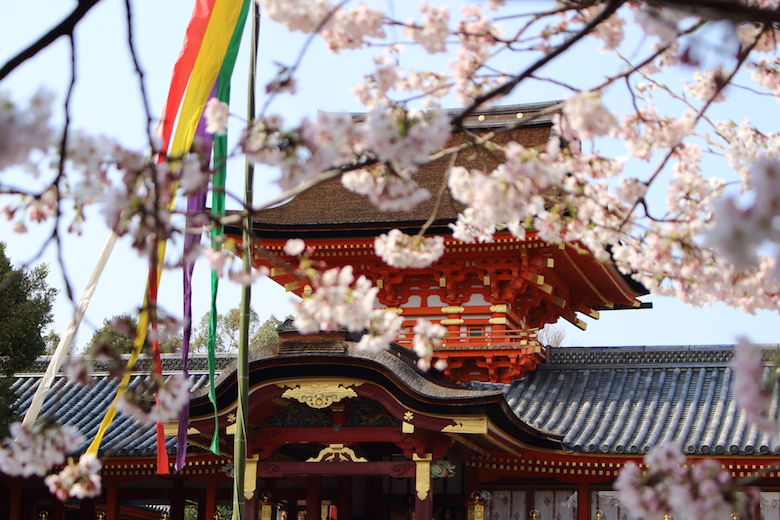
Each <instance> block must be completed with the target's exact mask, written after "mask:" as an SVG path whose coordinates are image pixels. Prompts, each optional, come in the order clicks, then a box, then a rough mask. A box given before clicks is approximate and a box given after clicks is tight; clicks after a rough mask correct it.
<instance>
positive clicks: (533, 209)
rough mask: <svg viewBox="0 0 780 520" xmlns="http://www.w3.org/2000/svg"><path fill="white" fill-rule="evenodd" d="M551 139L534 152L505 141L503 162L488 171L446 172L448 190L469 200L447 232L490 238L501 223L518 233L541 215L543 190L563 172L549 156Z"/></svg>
mask: <svg viewBox="0 0 780 520" xmlns="http://www.w3.org/2000/svg"><path fill="white" fill-rule="evenodd" d="M554 144H555V143H554V142H552V141H551V146H550V147H549V148H548V150H547V151H546V152H542V153H539V152H537V151H536V150H534V149H529V148H525V147H523V146H522V145H520V144H517V143H515V142H510V143H509V144H507V146H506V150H505V152H504V153H505V155H506V162H505V163H503V164H501V165H499V166H498V167H497V168H496V169H495V170H493V171H492V172H490V174H485V173H483V172H481V171H479V170H471V171H468V170H466V168H463V167H455V168H453V169H452V170H451V171H450V177H449V188H450V191H451V192H452V196H453V197H454V198H455V199H457V200H459V201H460V202H463V203H464V204H468V206H469V208H467V209H466V211H464V212H462V213H461V214H460V215H459V217H458V221H457V222H456V223H455V224H454V225H452V224H451V225H450V226H451V227H452V229H453V237H454V238H456V239H458V240H462V241H464V242H474V241H475V240H479V241H481V242H486V241H491V240H492V236H493V233H494V232H495V230H496V229H502V228H506V229H508V230H509V231H511V232H512V234H513V235H515V236H517V237H518V238H524V237H525V226H526V225H527V222H526V221H527V220H529V219H530V220H534V219H537V220H539V219H540V218H543V215H544V213H545V209H546V201H545V197H544V195H543V193H544V192H545V191H546V190H548V189H549V188H551V187H554V186H557V185H559V184H560V183H561V182H562V181H563V179H564V175H565V173H566V170H565V169H564V167H563V165H562V164H560V163H557V162H556V160H555V159H556V157H557V150H556V148H555V146H554Z"/></svg>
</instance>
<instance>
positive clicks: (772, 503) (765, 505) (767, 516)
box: [761, 491, 780, 520]
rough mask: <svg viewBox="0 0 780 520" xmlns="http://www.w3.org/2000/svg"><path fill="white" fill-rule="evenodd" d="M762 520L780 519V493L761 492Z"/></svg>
mask: <svg viewBox="0 0 780 520" xmlns="http://www.w3.org/2000/svg"><path fill="white" fill-rule="evenodd" d="M761 520H780V493H778V492H774V491H773V492H764V491H762V492H761Z"/></svg>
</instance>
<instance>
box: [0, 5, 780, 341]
mask: <svg viewBox="0 0 780 520" xmlns="http://www.w3.org/2000/svg"><path fill="white" fill-rule="evenodd" d="M73 4H75V2H61V1H55V0H31V1H29V2H3V3H2V4H0V35H2V36H1V37H0V61H2V62H5V61H6V60H7V59H8V57H10V56H13V55H14V54H15V53H16V52H18V51H19V50H20V49H22V48H23V47H25V46H26V45H28V44H29V43H30V42H32V41H34V39H35V38H37V37H38V36H39V35H40V34H42V33H44V32H45V31H46V30H48V29H49V28H50V27H51V26H53V25H55V24H56V23H57V22H58V21H59V20H60V19H61V18H63V17H64V16H65V15H66V14H67V12H68V11H69V10H70V9H71V8H72V6H73ZM529 4H530V3H529ZM534 4H536V5H545V3H544V2H535V3H534ZM383 5H384V4H383ZM387 5H389V6H390V7H392V8H393V9H395V10H396V11H402V10H403V9H406V8H407V7H405V6H404V7H402V6H400V5H398V4H397V3H396V4H387ZM547 5H549V3H548V4H547ZM133 8H134V13H133V14H134V25H135V40H136V43H137V46H138V53H139V58H140V61H141V64H142V67H143V69H144V73H145V80H146V87H147V89H148V91H149V95H150V101H151V105H152V113H153V114H155V115H156V114H159V113H160V110H161V108H162V105H163V102H164V100H165V96H166V94H167V88H168V82H169V79H170V73H171V70H172V67H173V63H174V61H175V59H176V57H177V54H178V52H179V48H180V46H181V41H182V37H183V33H184V28H185V27H186V24H187V22H188V20H189V16H190V12H191V10H192V0H166V1H165V2H148V1H147V2H135V3H134V4H133ZM411 14H412V13H411V12H409V13H406V12H396V16H397V18H400V19H404V20H405V19H406V18H407V17H408V16H410V15H411ZM76 36H77V39H76V44H77V54H78V57H77V59H78V82H77V85H76V92H75V96H74V99H73V110H72V112H73V114H74V123H73V124H74V127H76V128H84V129H87V130H89V131H90V132H93V133H105V134H107V135H111V136H114V137H116V138H118V139H119V140H120V141H121V142H122V143H123V144H124V145H125V146H128V147H134V148H137V149H144V147H145V129H144V125H145V123H144V114H143V110H142V105H141V103H140V98H139V94H138V79H137V77H136V76H135V75H134V73H133V69H132V66H131V62H130V58H129V54H128V52H127V47H126V38H127V34H126V31H125V14H124V2H122V1H120V0H103V1H102V2H100V3H99V4H98V5H97V6H96V7H95V8H94V9H93V10H92V11H91V12H90V13H89V15H88V16H87V18H86V19H85V20H84V22H83V23H82V24H81V25H79V27H78V28H77V31H76ZM302 43H303V38H302V37H301V36H300V35H295V36H290V35H289V34H287V33H286V32H285V31H284V30H282V29H280V28H279V26H277V25H276V24H274V23H273V22H271V21H268V20H263V23H262V27H261V43H260V52H259V54H260V72H259V77H260V80H259V83H260V85H263V84H264V83H265V81H267V80H268V79H270V77H271V76H272V75H273V72H274V70H275V65H274V62H280V63H284V64H290V63H292V62H293V61H294V60H295V57H296V56H297V53H298V50H299V49H300V47H301V45H302ZM598 46H599V45H598V44H597V43H594V42H584V43H583V44H581V45H580V48H579V49H577V52H578V54H577V55H575V56H573V57H572V58H570V59H567V60H564V61H563V62H561V63H560V64H559V65H556V66H555V67H554V68H553V69H552V71H553V72H556V73H558V74H566V75H567V78H568V77H571V81H572V82H573V83H577V84H585V83H587V82H589V81H590V82H595V81H596V80H598V78H600V77H601V76H602V75H603V74H606V73H607V72H604V71H605V70H608V66H609V64H608V63H607V62H606V61H605V60H604V58H602V57H601V55H600V54H599V53H598V51H597V48H598ZM245 50H246V46H244V49H243V51H245ZM375 52H378V50H376V49H372V50H368V51H361V52H357V53H345V54H344V55H342V56H333V55H332V54H330V53H329V52H328V51H327V50H326V49H325V48H324V45H322V44H321V43H320V42H319V41H316V42H315V43H314V44H313V45H312V47H311V49H310V51H309V53H308V54H307V56H306V57H305V59H304V62H303V67H302V69H301V76H300V82H299V85H300V95H299V96H296V97H295V98H292V97H286V98H284V97H282V98H279V99H278V100H277V101H278V102H275V104H274V106H272V107H271V110H272V111H273V112H277V113H280V114H282V115H284V117H285V118H286V120H288V121H291V122H293V121H296V120H297V119H298V118H300V117H302V116H303V115H306V114H313V113H315V112H316V110H329V111H339V110H346V111H360V110H361V109H362V107H361V106H360V105H359V104H358V103H357V102H356V101H355V100H354V99H353V98H352V96H351V94H350V93H349V87H350V86H351V85H353V84H354V83H356V82H357V81H359V80H360V79H361V77H362V74H363V73H364V72H366V71H369V70H371V68H372V67H371V57H372V56H373V54H374V53H375ZM583 57H586V58H585V59H584V58H583ZM412 59H413V60H414V66H415V67H417V68H424V67H427V66H428V67H431V68H432V69H433V70H443V68H444V67H445V66H446V63H447V59H446V58H445V59H443V60H441V59H439V61H434V60H433V59H432V58H429V57H427V56H425V55H421V54H413V55H412ZM69 60H70V57H69V50H68V45H67V42H66V41H65V40H64V39H60V40H59V41H58V42H57V43H56V44H54V45H53V46H52V47H51V48H49V49H47V50H46V51H44V52H43V53H41V55H39V56H37V57H36V58H34V59H33V60H31V61H30V62H28V63H26V64H25V65H23V66H22V67H21V68H20V69H19V70H17V71H15V72H14V73H13V74H12V75H11V76H9V77H8V78H7V79H6V80H5V81H4V82H3V83H1V84H0V89H3V90H5V91H11V92H12V95H13V96H14V97H15V98H16V99H19V100H26V98H28V97H29V96H30V95H31V94H32V93H33V92H34V91H35V90H36V89H38V88H39V87H41V86H45V87H46V88H49V89H52V90H54V91H55V92H57V93H59V94H60V96H61V95H62V94H63V92H64V89H65V88H66V86H67V83H68V81H69ZM409 63H412V62H409ZM246 64H247V58H246V55H245V53H243V52H242V56H240V57H239V62H238V66H237V70H238V72H237V76H236V78H235V79H234V93H233V99H234V100H236V103H235V104H234V107H235V108H234V109H233V110H234V111H235V112H237V113H241V112H242V111H243V109H242V108H241V107H242V106H244V99H245V97H246V86H245V84H246V81H245V76H244V71H245V70H246ZM504 65H505V66H506V67H507V68H508V70H518V68H517V67H516V65H515V64H514V63H513V62H512V61H511V60H510V61H506V62H505V63H504ZM543 72H545V71H543ZM551 73H552V72H551ZM565 94H566V91H565V90H563V89H556V88H552V87H550V86H549V85H533V86H529V87H523V88H522V89H521V90H519V91H518V92H517V93H516V94H515V95H513V96H512V97H511V98H509V99H507V100H506V102H507V103H523V102H536V101H547V100H551V99H558V98H561V97H562V96H564V95H565ZM60 99H61V98H60ZM449 101H450V102H449V103H446V105H447V106H448V107H450V106H456V103H455V102H454V100H449ZM261 102H262V100H261ZM767 106H768V107H770V108H769V110H770V111H771V112H770V113H768V114H766V117H767V118H769V120H770V121H771V120H776V117H777V114H776V112H775V111H776V110H777V104H768V105H767ZM739 108H740V114H741V113H742V112H744V113H746V114H748V113H749V111H750V110H755V109H757V107H753V106H744V107H739ZM743 109H744V110H743ZM761 110H767V109H766V107H761ZM58 117H61V115H60V116H58ZM740 117H741V115H740ZM772 130H776V128H772ZM231 168H232V169H231V170H230V172H229V178H232V179H233V180H231V181H229V189H233V190H235V191H236V192H238V191H239V190H240V189H241V182H242V180H241V179H242V178H243V175H242V167H241V163H240V161H235V164H233V165H232V166H231ZM14 174H15V173H13V172H8V173H4V174H2V175H14ZM273 178H274V174H273V172H269V171H260V172H259V174H258V182H257V185H256V188H255V201H256V202H258V203H259V202H261V201H262V200H263V199H267V198H270V197H271V196H272V195H273V194H275V193H277V190H276V187H275V185H274V184H273V183H272V181H273ZM87 218H88V221H87V225H86V228H85V232H84V234H83V235H82V236H80V237H78V236H67V237H66V240H65V243H64V249H63V256H64V263H65V274H66V276H67V277H68V279H69V280H70V282H71V285H72V287H73V289H74V293H75V295H76V297H78V296H79V295H80V294H81V291H82V290H83V288H84V286H85V284H86V281H87V279H88V278H89V276H90V274H91V270H92V268H93V266H94V262H95V260H96V258H97V256H98V254H99V252H100V249H101V248H102V246H103V243H104V242H105V240H106V239H107V237H108V230H107V229H106V227H105V225H104V224H102V222H101V220H102V217H101V215H100V214H99V212H98V211H97V210H96V209H94V208H93V209H92V210H91V211H90V212H89V213H88V214H87ZM50 225H51V224H48V223H47V224H44V225H41V226H31V228H30V233H28V234H27V235H23V236H20V235H16V234H14V233H12V232H11V231H10V228H9V226H8V224H7V223H5V222H2V223H0V237H2V238H0V240H3V241H5V242H7V245H8V253H9V255H10V256H11V258H12V260H13V261H14V262H16V263H21V262H27V261H30V260H31V259H33V258H34V257H35V255H36V253H37V251H38V249H39V247H40V244H41V241H42V238H43V237H44V236H46V235H47V234H48V233H49V232H50ZM41 258H42V260H43V261H46V262H49V263H50V265H51V266H52V271H53V273H52V276H51V283H52V285H54V286H57V287H60V288H62V287H64V284H63V279H64V278H63V273H62V271H61V270H60V269H59V266H58V265H57V260H56V256H55V255H54V251H53V249H52V248H49V249H48V250H47V251H46V252H45V253H44V254H43V256H42V257H41ZM145 271H146V267H145V264H144V262H143V261H141V260H140V259H139V258H138V257H137V255H136V253H135V252H133V251H132V250H131V249H130V247H129V244H128V243H127V242H126V241H121V242H120V243H119V245H118V246H117V248H116V250H115V252H114V255H113V257H112V258H111V260H110V262H109V265H108V267H107V270H106V273H105V274H104V276H103V279H102V280H101V284H100V286H99V288H98V291H97V295H96V299H95V301H94V303H93V305H92V307H91V308H90V310H89V312H88V314H87V319H86V321H85V324H84V327H83V329H84V330H83V331H82V332H81V333H80V336H79V338H78V339H77V342H76V347H77V348H80V347H81V346H82V345H83V344H84V343H85V342H86V341H87V340H88V338H89V336H90V335H91V332H92V330H94V328H95V327H96V326H99V325H100V323H101V322H102V320H103V319H104V318H106V317H110V316H112V315H115V314H120V313H123V312H127V311H130V310H132V309H133V307H135V306H137V305H138V304H139V303H140V301H141V298H142V296H143V287H144V284H145V280H146V272H145ZM180 278H181V274H180V272H178V271H171V272H167V273H165V274H164V276H163V281H162V285H161V303H162V305H163V306H164V307H166V308H167V309H168V310H169V311H170V312H172V313H174V314H180V312H181V311H180V307H181V281H180ZM195 284H196V286H195V296H194V298H195V316H196V319H197V318H199V317H200V316H201V315H202V314H203V313H204V312H205V311H206V308H207V305H208V297H209V296H208V293H209V285H208V272H207V268H206V266H205V265H203V264H200V265H199V266H198V267H197V268H196V279H195ZM252 300H253V301H252V304H253V306H254V307H255V309H256V310H257V311H258V313H259V315H260V316H261V317H262V318H265V317H267V316H268V315H269V314H271V313H273V314H275V315H276V316H277V317H281V316H284V315H286V314H288V313H289V312H291V306H290V296H289V295H287V294H285V292H284V290H283V289H281V288H279V287H278V286H276V285H275V284H274V283H272V282H268V281H265V282H261V283H259V284H257V285H256V286H255V287H254V289H253V298H252ZM644 300H646V301H652V302H653V304H654V306H655V309H653V310H637V311H611V312H603V313H602V314H601V319H600V320H598V321H594V320H591V319H590V318H584V321H586V322H587V323H588V330H587V331H585V332H581V331H579V330H578V329H576V328H574V327H570V326H568V325H567V326H566V330H567V338H566V340H565V344H570V345H575V346H591V345H593V346H611V345H698V344H726V343H732V342H733V341H734V338H735V336H736V335H738V334H746V335H748V336H749V337H750V338H751V339H753V340H754V341H757V342H762V343H777V342H778V335H777V334H776V332H775V331H776V329H777V325H778V323H780V321H779V320H778V316H777V314H776V313H772V312H762V313H759V314H758V315H756V316H751V315H746V314H744V313H743V312H742V311H740V310H737V309H729V308H727V307H725V306H723V305H720V304H716V305H713V306H710V307H705V308H701V309H695V308H691V307H689V306H686V305H684V304H682V303H680V302H678V301H677V300H674V299H670V298H661V297H654V296H649V297H645V298H644ZM238 301H239V291H238V290H237V289H236V288H234V287H230V286H229V285H228V284H223V285H222V290H221V297H220V308H221V309H223V310H227V309H228V308H230V307H233V306H235V305H237V304H238ZM72 308H73V307H72V304H71V303H70V302H69V301H68V300H67V298H66V297H65V296H64V292H63V293H62V294H61V296H60V298H59V301H58V303H57V305H56V307H55V313H56V323H55V326H54V329H55V330H56V331H57V332H61V331H62V329H63V328H64V326H65V324H66V323H67V321H68V319H69V317H70V314H71V312H72Z"/></svg>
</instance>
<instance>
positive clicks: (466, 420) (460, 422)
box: [441, 417, 487, 434]
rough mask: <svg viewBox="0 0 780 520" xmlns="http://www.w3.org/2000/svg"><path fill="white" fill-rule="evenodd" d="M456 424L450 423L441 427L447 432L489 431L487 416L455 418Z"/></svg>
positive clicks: (482, 432) (484, 432) (481, 432)
mask: <svg viewBox="0 0 780 520" xmlns="http://www.w3.org/2000/svg"><path fill="white" fill-rule="evenodd" d="M452 420H453V421H454V422H455V424H450V425H448V426H445V427H444V428H442V429H441V431H443V432H446V433H480V434H486V433H487V418H485V417H462V418H457V419H456V418H453V419H452Z"/></svg>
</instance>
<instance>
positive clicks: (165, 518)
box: [160, 511, 171, 520]
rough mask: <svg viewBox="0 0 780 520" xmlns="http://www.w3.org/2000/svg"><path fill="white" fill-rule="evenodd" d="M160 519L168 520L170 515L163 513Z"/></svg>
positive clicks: (166, 512)
mask: <svg viewBox="0 0 780 520" xmlns="http://www.w3.org/2000/svg"><path fill="white" fill-rule="evenodd" d="M160 518H162V520H170V518H171V514H170V513H169V512H168V511H163V512H162V514H161V515H160Z"/></svg>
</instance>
